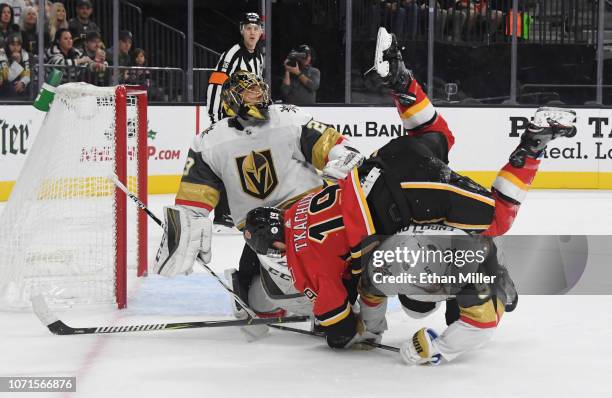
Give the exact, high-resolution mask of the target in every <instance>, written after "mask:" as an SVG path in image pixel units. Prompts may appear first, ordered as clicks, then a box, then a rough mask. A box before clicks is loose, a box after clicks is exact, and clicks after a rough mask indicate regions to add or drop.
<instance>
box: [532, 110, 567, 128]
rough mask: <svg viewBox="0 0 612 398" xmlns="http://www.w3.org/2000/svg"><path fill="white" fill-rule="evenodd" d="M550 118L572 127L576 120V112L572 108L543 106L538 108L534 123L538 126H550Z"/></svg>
mask: <svg viewBox="0 0 612 398" xmlns="http://www.w3.org/2000/svg"><path fill="white" fill-rule="evenodd" d="M549 120H552V121H553V122H555V123H558V124H560V125H561V126H565V127H572V126H573V125H574V123H575V122H576V112H575V111H573V110H572V109H564V108H553V107H541V108H538V110H537V111H536V113H535V115H534V117H533V123H534V124H535V125H536V126H538V127H548V126H549Z"/></svg>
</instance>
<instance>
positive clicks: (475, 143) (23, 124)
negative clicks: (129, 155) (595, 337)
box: [0, 105, 612, 200]
mask: <svg viewBox="0 0 612 398" xmlns="http://www.w3.org/2000/svg"><path fill="white" fill-rule="evenodd" d="M304 109H305V110H306V111H307V112H308V113H310V114H312V115H313V117H314V118H315V119H317V120H319V121H321V122H324V123H328V124H331V125H333V126H334V127H336V129H338V130H339V131H340V132H341V133H342V134H343V135H345V136H346V137H347V138H349V139H350V140H351V142H352V144H353V146H355V147H357V148H358V149H359V150H361V151H362V152H363V153H366V154H369V153H371V152H372V151H374V150H375V149H377V148H379V147H380V146H382V145H384V144H385V143H387V142H388V141H389V140H390V139H393V138H396V137H398V136H400V135H402V134H403V131H402V127H401V123H400V120H399V118H398V115H397V112H396V111H395V109H394V108H392V107H353V106H351V107H336V106H333V107H332V106H330V107H327V106H320V107H310V108H304ZM534 110H535V108H456V107H453V108H450V107H449V108H439V111H440V113H441V114H442V115H443V116H444V117H445V118H446V119H447V121H448V124H449V126H450V128H451V130H452V131H453V133H454V134H455V138H456V143H455V146H454V147H453V148H452V150H451V155H450V164H451V166H452V167H453V169H455V170H457V171H461V172H462V173H464V174H466V175H468V176H470V177H472V178H473V179H475V180H476V181H478V182H480V183H481V184H483V185H484V186H486V187H489V186H490V184H491V182H492V181H493V179H494V178H495V175H496V174H497V171H498V170H499V169H500V168H501V167H502V166H503V165H504V164H505V162H506V161H507V158H508V155H509V154H510V152H512V150H513V149H514V148H515V147H516V145H517V144H518V142H519V136H520V134H521V133H522V132H523V131H524V129H525V127H526V125H527V123H528V121H529V118H530V116H531V115H533V112H534ZM43 117H44V114H43V113H41V112H39V111H37V110H35V109H34V108H33V107H31V106H29V105H2V106H0V200H6V199H7V198H8V195H9V193H10V190H11V188H12V186H13V184H14V181H15V180H16V179H17V177H18V175H19V171H20V170H21V167H22V165H23V162H24V160H25V157H26V155H27V151H28V148H30V146H31V144H32V142H33V140H34V139H35V137H36V134H37V132H38V129H39V127H40V125H41V123H42V120H43ZM611 119H612V109H577V126H578V133H577V135H576V136H575V137H572V138H568V139H559V140H557V141H555V142H553V143H552V144H551V145H550V148H549V149H548V150H547V153H546V154H545V157H544V159H543V161H542V165H541V167H540V173H539V174H538V176H537V177H536V179H535V181H534V184H533V187H534V188H569V189H571V188H576V189H612V120H611ZM208 125H209V121H208V115H207V114H206V108H205V107H201V106H195V105H192V106H150V107H149V110H148V132H149V133H148V135H149V142H148V154H149V191H150V192H151V193H172V192H175V191H176V189H177V187H178V181H179V179H180V175H181V173H182V170H183V166H184V162H185V158H186V156H187V150H188V148H189V145H190V142H191V140H192V139H193V137H194V135H195V134H196V132H198V131H202V130H204V129H205V128H206V127H208Z"/></svg>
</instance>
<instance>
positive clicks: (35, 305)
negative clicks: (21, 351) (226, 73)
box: [32, 294, 59, 326]
mask: <svg viewBox="0 0 612 398" xmlns="http://www.w3.org/2000/svg"><path fill="white" fill-rule="evenodd" d="M32 310H34V314H36V316H37V317H38V319H40V321H41V322H42V323H43V325H45V326H49V325H51V324H53V323H55V322H57V321H59V318H58V317H57V316H55V314H54V313H53V312H51V309H49V306H48V305H47V302H46V301H45V298H44V297H43V296H42V295H41V294H39V295H36V296H34V297H32Z"/></svg>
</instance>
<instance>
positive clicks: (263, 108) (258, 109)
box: [221, 70, 271, 121]
mask: <svg viewBox="0 0 612 398" xmlns="http://www.w3.org/2000/svg"><path fill="white" fill-rule="evenodd" d="M221 100H222V101H223V109H224V110H225V113H226V114H227V115H228V116H239V117H241V118H242V119H244V120H249V121H266V120H268V119H269V118H270V116H269V113H268V106H269V105H270V102H271V101H270V87H268V85H267V84H266V83H265V82H264V81H263V79H262V78H260V77H259V76H257V75H256V74H254V73H252V72H248V71H245V70H240V71H238V72H236V73H234V74H233V75H232V76H231V77H230V78H229V79H227V80H226V81H225V83H223V90H222V91H221Z"/></svg>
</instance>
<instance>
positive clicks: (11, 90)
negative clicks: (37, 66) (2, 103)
mask: <svg viewBox="0 0 612 398" xmlns="http://www.w3.org/2000/svg"><path fill="white" fill-rule="evenodd" d="M21 44H22V43H21V35H20V34H19V33H16V32H14V33H11V34H10V35H9V36H8V38H7V40H6V45H5V46H4V49H2V50H0V51H1V52H0V81H2V84H0V86H1V87H2V89H1V90H2V94H3V97H5V98H6V97H9V98H19V97H26V96H27V94H28V92H27V90H26V89H27V87H28V84H30V57H29V55H28V52H27V51H25V50H24V49H23V48H22V45H21Z"/></svg>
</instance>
